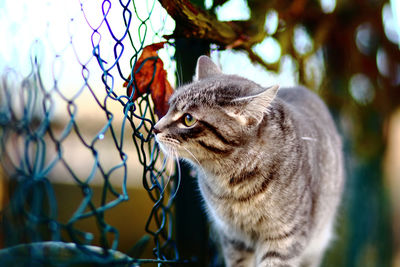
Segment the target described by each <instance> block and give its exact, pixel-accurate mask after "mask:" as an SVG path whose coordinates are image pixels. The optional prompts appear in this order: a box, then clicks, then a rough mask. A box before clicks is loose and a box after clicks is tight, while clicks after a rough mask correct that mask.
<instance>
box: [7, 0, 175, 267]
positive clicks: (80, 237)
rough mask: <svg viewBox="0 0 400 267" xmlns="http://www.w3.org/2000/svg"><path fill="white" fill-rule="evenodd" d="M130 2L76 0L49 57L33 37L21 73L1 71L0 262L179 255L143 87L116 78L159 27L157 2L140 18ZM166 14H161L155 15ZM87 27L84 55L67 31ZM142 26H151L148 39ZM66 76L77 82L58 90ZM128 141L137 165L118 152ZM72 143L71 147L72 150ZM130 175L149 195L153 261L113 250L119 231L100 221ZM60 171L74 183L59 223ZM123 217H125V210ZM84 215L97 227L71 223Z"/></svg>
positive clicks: (169, 192) (126, 77) (171, 183)
mask: <svg viewBox="0 0 400 267" xmlns="http://www.w3.org/2000/svg"><path fill="white" fill-rule="evenodd" d="M139 2H143V1H131V0H128V1H126V2H125V3H124V2H123V1H118V2H117V1H109V0H103V1H102V2H96V4H93V3H92V6H90V5H89V3H88V2H83V1H80V2H79V3H75V4H76V5H78V7H79V9H80V12H79V13H77V14H76V17H74V18H71V19H70V22H69V23H68V28H69V33H65V34H66V35H67V36H68V43H67V45H66V46H65V47H64V48H63V49H61V50H58V51H57V52H56V53H54V54H50V58H51V59H52V60H51V61H45V60H43V55H42V54H43V53H44V54H46V52H48V50H47V49H46V45H44V46H43V45H41V40H38V41H36V42H35V43H34V45H33V46H32V48H31V53H30V55H31V67H32V69H31V73H30V74H29V75H28V76H27V77H23V78H21V77H20V75H19V74H18V70H7V71H5V72H4V73H3V75H2V76H3V79H2V81H1V85H0V160H1V163H2V166H3V169H4V171H5V173H6V176H7V186H8V189H7V191H9V195H10V199H9V203H8V205H7V206H6V207H5V208H4V209H3V211H2V219H1V225H2V233H3V243H4V244H3V245H4V247H5V248H6V249H3V250H1V251H0V255H1V257H0V258H1V260H0V262H3V263H9V264H10V263H13V264H15V263H16V261H15V260H17V259H18V261H17V262H19V263H21V262H22V263H25V264H28V263H29V264H33V265H34V266H36V264H38V263H43V264H44V263H46V264H48V263H51V264H55V265H57V264H70V263H79V262H86V263H87V262H91V263H102V264H104V263H110V264H117V263H121V264H128V265H129V264H142V263H158V264H159V265H163V264H166V265H168V264H172V263H178V262H183V261H180V259H179V255H178V252H177V249H176V245H175V243H174V240H173V231H172V230H173V225H174V224H173V216H172V212H173V199H174V196H175V193H176V190H177V189H178V187H179V175H174V174H173V169H172V168H170V167H168V164H167V161H166V159H165V158H164V157H163V155H162V154H161V153H160V151H159V149H158V147H157V145H156V144H155V142H154V138H153V135H152V127H153V124H154V122H155V120H156V117H155V115H154V113H153V106H152V103H151V100H150V97H149V95H148V94H144V95H142V97H140V98H139V99H138V100H137V101H132V95H133V94H132V95H130V96H129V95H127V93H126V89H124V88H122V83H123V82H129V84H132V85H133V88H134V89H135V85H136V81H135V79H134V77H135V75H134V73H133V69H134V67H135V64H136V62H137V60H138V57H139V56H140V52H141V51H142V49H143V47H144V45H145V44H146V43H152V42H153V41H154V40H159V39H160V38H161V35H162V34H163V31H164V29H163V28H164V26H165V25H164V24H163V23H161V27H158V28H155V26H154V25H153V24H152V21H151V20H150V18H151V16H159V13H160V12H161V13H162V12H163V11H162V10H160V9H161V7H160V6H159V5H158V3H157V1H156V0H153V1H147V3H146V8H147V11H148V13H147V15H146V16H144V17H143V15H142V14H143V13H142V14H139V11H138V9H139V6H138V3H139ZM93 5H95V6H93ZM140 5H141V6H143V3H141V4H140ZM93 7H94V8H96V10H97V11H98V14H100V15H98V16H97V17H96V18H97V19H98V20H97V21H95V19H93V18H92V15H91V14H92V13H93V12H90V9H91V8H93ZM155 12H156V13H157V14H156V15H153V13H155ZM47 15H50V14H47ZM53 15H54V14H53ZM77 18H78V19H77ZM79 19H80V20H79ZM165 19H166V15H164V17H163V20H164V22H165ZM82 21H84V22H85V25H83V24H82ZM93 21H95V22H93ZM162 22H163V21H162ZM87 26H89V28H90V30H89V33H90V36H87V38H89V39H90V46H89V48H90V51H89V54H90V56H88V57H86V58H85V57H84V56H82V50H84V47H82V46H80V45H79V44H78V43H79V40H77V38H76V37H78V39H79V38H80V36H76V35H74V31H73V28H74V27H78V28H79V27H86V28H87ZM150 32H154V33H155V34H153V35H152V39H150V40H149V36H150ZM169 49H173V47H172V46H170V47H169ZM43 51H44V52H43ZM52 55H54V56H52ZM68 57H69V59H68V60H69V61H68V62H70V61H71V58H72V59H73V62H75V63H74V64H75V66H78V69H79V70H80V71H78V72H74V71H70V70H69V68H68V67H69V63H68V64H63V63H65V61H66V60H67V58H68ZM49 62H51V64H50V63H49ZM60 66H62V67H60ZM61 70H63V71H61ZM154 71H155V70H154ZM65 76H67V78H66V79H67V80H74V81H75V83H74V84H77V83H78V82H79V83H80V85H79V86H77V87H75V88H72V89H71V88H69V89H68V90H66V89H65V88H62V81H65V78H62V77H65ZM130 77H132V78H130ZM63 79H64V80H63ZM89 102H90V103H89ZM86 105H87V106H88V107H89V108H88V107H85V106H86ZM60 118H61V119H60ZM62 118H64V119H62ZM99 118H101V119H99ZM92 120H93V121H96V122H98V121H99V120H100V121H103V123H101V124H100V125H99V124H98V123H95V122H93V121H92ZM87 128H89V129H90V131H89V133H88V131H87V130H85V129H87ZM127 136H129V137H130V138H127ZM71 140H73V141H71ZM132 143H133V144H134V148H135V149H134V150H135V151H136V156H137V161H138V162H139V163H140V166H141V167H140V169H138V170H135V168H139V167H138V166H139V165H137V166H136V165H135V166H131V165H129V164H130V163H129V161H128V159H129V157H130V155H128V154H129V153H128V152H127V150H129V146H131V145H132ZM77 144H78V145H79V150H76V149H75V150H74V149H71V146H74V145H75V146H76V145H77ZM110 144H111V145H110ZM79 153H82V154H83V155H77V154H79ZM136 156H135V157H136ZM77 161H78V164H76V162H77ZM82 165H83V166H86V168H84V170H80V169H78V168H77V167H76V166H82ZM135 171H136V173H135ZM137 173H141V174H137ZM138 176H139V177H141V180H142V184H143V187H144V189H145V190H147V192H148V195H149V197H150V199H151V201H152V202H153V203H154V204H153V207H152V209H151V212H150V214H149V215H148V219H147V223H146V227H145V228H146V229H145V230H146V232H147V234H148V235H149V236H150V237H151V239H152V240H153V241H154V243H153V244H154V249H153V255H154V258H152V259H143V258H140V256H139V254H138V253H137V251H136V252H135V251H134V252H132V253H131V254H130V255H131V257H129V256H127V255H122V256H121V255H120V254H118V255H117V254H116V251H117V250H118V249H119V240H120V236H119V230H118V229H117V228H116V227H114V226H113V225H111V224H110V223H109V222H108V219H107V213H108V212H109V211H110V210H112V209H113V208H115V207H116V206H118V205H120V204H121V203H122V202H124V201H126V200H128V198H132V197H133V198H134V197H135V196H129V195H128V190H127V181H128V179H139V177H138ZM60 177H61V178H60ZM4 179H5V178H4ZM60 179H61V180H64V181H65V180H66V179H67V180H68V181H69V182H70V183H71V182H72V183H73V184H74V186H76V187H78V188H79V189H80V197H81V199H80V204H79V205H78V206H77V207H76V208H75V209H74V212H73V214H72V215H71V216H70V218H69V219H68V220H66V221H61V220H60V218H59V216H58V213H59V211H60V210H61V209H62V208H63V205H64V203H59V202H57V196H56V193H55V190H54V186H53V182H54V181H60ZM95 183H97V184H101V197H100V198H99V199H95V198H94V193H93V184H95ZM126 216H127V217H129V216H134V211H132V214H127V215H126ZM87 219H91V220H94V221H95V222H96V225H97V229H96V231H97V232H96V233H92V232H89V231H85V230H82V229H80V223H81V222H82V221H85V220H87ZM97 236H98V237H97ZM146 240H147V239H146V238H143V239H141V240H140V241H139V242H138V243H137V244H136V245H135V246H134V248H133V249H134V250H135V248H136V249H138V250H140V249H141V247H142V246H143V244H144V243H145V242H146ZM66 242H73V243H74V244H68V243H66ZM24 244H25V245H24ZM93 245H95V246H96V247H97V248H96V247H94V246H93ZM132 245H134V244H132ZM132 255H133V256H132Z"/></svg>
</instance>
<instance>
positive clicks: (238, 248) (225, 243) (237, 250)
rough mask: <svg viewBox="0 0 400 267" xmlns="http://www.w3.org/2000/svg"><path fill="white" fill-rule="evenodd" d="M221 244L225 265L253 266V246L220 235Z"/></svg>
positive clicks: (232, 266) (228, 266) (234, 266)
mask: <svg viewBox="0 0 400 267" xmlns="http://www.w3.org/2000/svg"><path fill="white" fill-rule="evenodd" d="M221 245H222V253H223V255H224V261H225V266H226V267H253V266H255V265H254V248H252V247H250V246H248V245H246V244H245V243H244V242H242V241H240V240H238V239H235V238H229V237H226V236H223V237H221Z"/></svg>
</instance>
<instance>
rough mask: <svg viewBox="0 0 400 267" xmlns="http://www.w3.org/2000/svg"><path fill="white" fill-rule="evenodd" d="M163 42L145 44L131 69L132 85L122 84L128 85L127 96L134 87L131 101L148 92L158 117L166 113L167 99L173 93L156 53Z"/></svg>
mask: <svg viewBox="0 0 400 267" xmlns="http://www.w3.org/2000/svg"><path fill="white" fill-rule="evenodd" d="M164 44H165V42H161V43H155V44H151V45H148V46H146V47H145V48H144V49H143V51H142V55H141V56H140V58H139V59H138V61H137V62H136V64H135V67H134V69H133V73H134V79H133V82H132V85H130V86H129V87H128V85H129V82H125V83H124V84H123V86H124V87H128V88H127V94H128V96H130V95H131V94H132V90H133V88H136V90H135V92H134V94H133V97H132V100H133V101H135V100H136V99H137V98H138V97H139V96H141V95H143V94H145V93H150V95H151V98H152V100H153V102H154V112H155V113H156V114H157V116H158V118H161V117H162V116H164V115H165V114H166V113H167V111H168V108H169V106H168V99H169V97H170V96H171V95H172V93H173V89H172V87H171V85H170V84H169V82H168V80H167V72H166V71H165V70H164V63H163V62H162V60H161V59H160V58H159V57H158V55H157V51H158V50H159V49H161V48H162V47H163V46H164ZM129 79H131V76H129Z"/></svg>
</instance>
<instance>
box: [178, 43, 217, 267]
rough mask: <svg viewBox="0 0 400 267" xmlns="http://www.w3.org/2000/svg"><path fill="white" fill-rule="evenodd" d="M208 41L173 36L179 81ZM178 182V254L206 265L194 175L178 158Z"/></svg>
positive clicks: (202, 219)
mask: <svg viewBox="0 0 400 267" xmlns="http://www.w3.org/2000/svg"><path fill="white" fill-rule="evenodd" d="M208 52H209V43H207V42H204V41H201V40H193V39H183V38H182V39H176V52H175V57H176V64H177V75H178V81H179V82H180V83H188V82H190V81H192V78H193V75H194V70H195V67H196V62H197V58H198V57H199V56H201V55H204V54H208ZM180 166H181V185H180V188H179V191H178V194H177V197H176V241H177V245H178V251H179V253H180V257H181V258H183V259H195V260H196V261H197V263H196V264H191V265H190V266H206V265H207V263H206V262H207V243H208V230H207V222H206V217H205V214H204V212H203V210H202V204H201V197H200V192H199V190H198V187H197V181H196V177H193V174H191V169H190V167H189V166H188V165H187V164H185V163H184V162H181V164H180Z"/></svg>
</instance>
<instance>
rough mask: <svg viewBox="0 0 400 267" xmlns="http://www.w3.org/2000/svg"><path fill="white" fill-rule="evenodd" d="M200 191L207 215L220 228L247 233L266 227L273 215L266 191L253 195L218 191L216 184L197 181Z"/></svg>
mask: <svg viewBox="0 0 400 267" xmlns="http://www.w3.org/2000/svg"><path fill="white" fill-rule="evenodd" d="M199 186H200V191H201V193H202V195H203V198H204V200H205V203H206V207H207V211H208V214H209V217H210V219H211V220H212V221H214V223H216V224H217V225H218V226H219V227H220V228H225V229H226V230H227V231H230V230H234V231H239V232H243V234H246V235H249V234H252V233H254V232H257V231H259V230H260V229H261V228H267V227H268V226H270V225H271V223H272V222H273V220H270V219H269V218H272V217H275V214H274V210H272V209H268V202H269V201H268V199H269V196H268V194H266V192H263V193H260V194H254V195H247V194H240V193H237V194H235V192H234V191H231V192H230V191H229V190H225V191H223V192H221V191H218V187H217V186H215V185H214V186H213V185H209V184H207V182H206V181H204V180H200V181H199Z"/></svg>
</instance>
